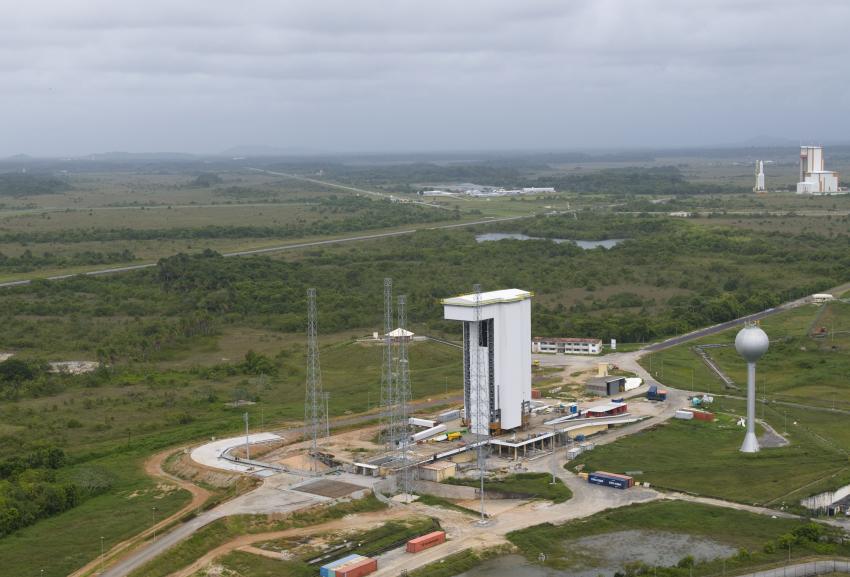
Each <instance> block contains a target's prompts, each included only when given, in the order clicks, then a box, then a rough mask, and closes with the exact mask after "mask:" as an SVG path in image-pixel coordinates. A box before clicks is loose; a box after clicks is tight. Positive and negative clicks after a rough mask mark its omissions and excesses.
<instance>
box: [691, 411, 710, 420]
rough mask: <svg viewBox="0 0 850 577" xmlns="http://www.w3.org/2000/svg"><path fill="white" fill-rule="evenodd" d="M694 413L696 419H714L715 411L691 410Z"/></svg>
mask: <svg viewBox="0 0 850 577" xmlns="http://www.w3.org/2000/svg"><path fill="white" fill-rule="evenodd" d="M691 412H692V413H693V414H694V419H696V420H698V421H713V420H714V413H709V412H708V411H691Z"/></svg>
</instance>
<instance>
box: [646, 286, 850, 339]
mask: <svg viewBox="0 0 850 577" xmlns="http://www.w3.org/2000/svg"><path fill="white" fill-rule="evenodd" d="M847 290H850V283H844V284H842V285H839V286H837V287H834V288H832V289H830V290H828V291H824V292H827V293H829V294H832V295H836V296H838V295H841V294H843V293H844V292H846V291H847ZM811 302H812V301H811V300H810V297H808V296H806V297H803V298H799V299H797V300H793V301H790V302H787V303H784V304H781V305H779V306H778V307H775V308H772V309H767V310H765V311H761V312H760V313H754V314H751V315H746V316H743V317H740V318H737V319H735V320H732V321H727V322H725V323H720V324H719V325H714V326H712V327H706V328H704V329H698V330H695V331H693V332H690V333H687V334H684V335H679V336H678V337H673V338H671V339H667V340H666V341H662V342H660V343H653V344H651V345H649V346H646V347H644V348H643V349H641V350H642V351H644V352H648V353H654V352H658V351H663V350H664V349H669V348H670V347H675V346H676V345H680V344H682V343H686V342H689V341H693V340H696V339H700V338H702V337H707V336H708V335H713V334H717V333H719V332H722V331H725V330H726V329H730V328H732V327H735V326H738V325H742V324H744V323H746V322H752V321H757V320H761V319H763V318H766V317H769V316H772V315H775V314H779V313H782V312H785V311H788V310H791V309H794V308H797V307H799V306H802V305H805V304H809V303H811Z"/></svg>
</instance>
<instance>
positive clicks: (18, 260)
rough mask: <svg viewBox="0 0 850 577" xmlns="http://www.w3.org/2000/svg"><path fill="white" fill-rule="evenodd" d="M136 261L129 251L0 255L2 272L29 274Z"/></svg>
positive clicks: (30, 252) (28, 251)
mask: <svg viewBox="0 0 850 577" xmlns="http://www.w3.org/2000/svg"><path fill="white" fill-rule="evenodd" d="M133 260H136V255H134V254H133V253H132V252H131V251H129V250H122V251H114V252H106V253H104V252H99V251H90V250H87V251H83V252H76V253H73V254H69V255H56V254H53V253H51V252H43V253H41V254H40V255H39V254H33V252H32V251H31V250H29V249H27V250H25V251H24V252H23V253H21V255H20V256H7V255H5V254H3V253H0V271H9V272H29V271H32V270H38V269H44V268H50V267H55V268H61V267H68V266H88V265H94V264H113V263H124V262H130V261H133Z"/></svg>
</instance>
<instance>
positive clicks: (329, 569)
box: [319, 554, 362, 577]
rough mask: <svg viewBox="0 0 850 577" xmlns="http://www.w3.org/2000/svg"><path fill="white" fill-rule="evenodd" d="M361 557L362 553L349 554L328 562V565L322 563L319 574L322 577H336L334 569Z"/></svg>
mask: <svg viewBox="0 0 850 577" xmlns="http://www.w3.org/2000/svg"><path fill="white" fill-rule="evenodd" d="M360 557H362V555H357V554H353V555H347V556H345V557H343V558H342V559H337V560H336V561H333V562H332V563H328V564H327V565H322V568H321V569H319V575H320V576H321V577H336V572H335V571H334V569H336V568H337V567H339V566H341V565H345V564H346V563H348V562H349V561H354V560H355V559H359V558H360Z"/></svg>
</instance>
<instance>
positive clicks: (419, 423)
mask: <svg viewBox="0 0 850 577" xmlns="http://www.w3.org/2000/svg"><path fill="white" fill-rule="evenodd" d="M408 423H410V424H411V425H413V426H416V427H425V428H426V429H430V428H431V427H433V426H434V425H436V424H437V421H432V420H431V419H418V418H416V417H410V419H408Z"/></svg>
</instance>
